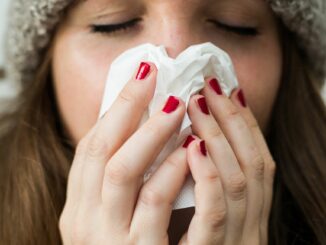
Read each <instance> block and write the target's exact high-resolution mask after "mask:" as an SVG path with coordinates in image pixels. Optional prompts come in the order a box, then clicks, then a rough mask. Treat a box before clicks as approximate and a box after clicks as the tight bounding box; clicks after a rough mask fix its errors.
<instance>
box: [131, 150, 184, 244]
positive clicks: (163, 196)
mask: <svg viewBox="0 0 326 245" xmlns="http://www.w3.org/2000/svg"><path fill="white" fill-rule="evenodd" d="M186 153H187V151H186V148H184V147H179V148H178V149H177V150H176V151H175V152H173V153H172V154H171V155H170V156H169V157H168V158H167V159H166V160H165V161H164V162H163V163H162V165H160V167H159V168H158V169H157V171H155V173H154V174H153V175H152V177H151V178H150V179H149V180H148V181H147V182H146V184H144V186H143V187H142V189H141V191H140V194H139V198H138V202H137V206H136V208H135V212H134V216H133V219H132V224H131V228H130V229H131V233H132V234H134V236H138V237H141V239H140V241H139V242H140V243H141V244H159V243H160V242H159V241H162V239H163V240H164V239H167V237H166V236H167V230H168V227H169V221H170V216H171V212H172V207H173V204H174V201H175V199H176V198H177V196H178V194H179V193H180V191H181V188H182V186H183V184H184V182H185V179H186V177H187V174H188V173H189V167H188V164H187V157H186ZM167 241H168V240H167ZM167 243H168V242H167Z"/></svg>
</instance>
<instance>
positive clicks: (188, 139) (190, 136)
mask: <svg viewBox="0 0 326 245" xmlns="http://www.w3.org/2000/svg"><path fill="white" fill-rule="evenodd" d="M194 140H195V138H194V137H193V136H192V135H189V136H188V137H187V139H186V141H185V143H184V144H183V146H182V147H183V148H187V147H188V146H189V145H190V143H191V142H193V141H194Z"/></svg>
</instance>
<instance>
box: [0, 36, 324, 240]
mask: <svg viewBox="0 0 326 245" xmlns="http://www.w3.org/2000/svg"><path fill="white" fill-rule="evenodd" d="M283 36H284V37H283V41H284V42H283V43H284V70H286V72H284V75H283V79H282V80H283V81H282V84H281V88H280V91H279V94H278V97H277V100H276V104H275V108H274V111H273V114H272V117H271V121H270V132H269V133H268V135H267V140H268V144H269V147H270V149H271V151H272V154H273V156H274V158H275V160H276V163H277V172H276V176H275V187H274V200H273V205H272V211H271V216H270V225H269V241H270V244H278V245H282V244H317V243H318V244H325V241H326V232H325V227H326V189H325V188H324V187H325V186H326V185H325V184H326V183H325V180H326V167H325V166H323V164H325V163H326V144H325V143H326V130H325V126H326V111H325V105H324V103H323V101H322V99H321V95H320V88H321V84H322V81H321V79H317V78H315V77H314V75H313V74H311V73H310V69H309V67H308V66H307V65H306V64H305V63H304V62H303V61H302V59H301V57H302V56H300V54H299V52H300V51H299V49H298V48H297V46H296V44H295V41H294V38H293V37H292V34H290V33H288V32H286V33H285V34H284V35H283ZM50 61H51V50H49V51H48V54H47V55H46V59H45V60H44V62H43V63H42V65H41V66H40V67H39V69H38V73H37V78H36V80H35V81H33V82H31V83H29V84H28V85H27V86H25V88H24V90H23V92H22V94H21V96H19V99H20V101H19V103H18V104H17V109H16V110H15V111H14V112H13V113H10V114H7V115H3V116H2V118H1V121H0V132H2V138H1V140H0V142H1V143H0V145H1V148H0V186H1V191H0V200H1V201H0V241H1V242H3V244H19V245H22V244H33V245H37V244H40V245H44V244H60V243H61V240H60V234H59V230H58V218H59V216H60V213H61V211H62V209H63V205H64V202H65V193H66V183H67V176H68V172H69V168H70V164H71V162H72V159H73V155H74V147H73V145H72V144H71V143H70V142H69V139H68V137H67V136H66V134H65V132H64V128H63V127H62V125H61V120H60V115H59V113H58V110H57V107H56V101H55V95H54V91H53V87H52V82H51V70H50V68H51V62H50ZM318 80H319V81H320V82H319V83H318V82H317V81H318Z"/></svg>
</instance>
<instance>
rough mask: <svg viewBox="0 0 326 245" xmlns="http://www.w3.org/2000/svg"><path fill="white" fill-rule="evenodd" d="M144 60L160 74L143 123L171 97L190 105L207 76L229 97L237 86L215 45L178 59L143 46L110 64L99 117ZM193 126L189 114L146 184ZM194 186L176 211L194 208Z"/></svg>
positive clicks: (227, 59)
mask: <svg viewBox="0 0 326 245" xmlns="http://www.w3.org/2000/svg"><path fill="white" fill-rule="evenodd" d="M142 61H149V62H153V63H154V64H155V65H156V67H157V69H158V74H157V80H156V89H155V93H154V97H153V99H152V101H151V103H150V105H149V108H148V111H147V112H146V113H145V115H144V116H143V120H142V122H141V124H143V123H144V122H145V121H146V120H147V119H148V118H149V117H151V116H152V115H153V114H154V113H155V112H156V111H158V110H160V109H162V106H163V105H164V102H165V101H166V99H167V97H168V96H169V95H174V96H177V97H179V98H181V99H182V100H183V101H185V102H186V105H188V102H189V99H190V97H191V96H192V95H193V94H196V93H198V92H199V91H200V90H201V89H202V88H203V87H204V79H205V78H206V77H208V76H209V77H216V78H217V80H218V81H219V84H220V86H221V88H222V90H223V92H224V93H225V94H226V95H228V96H229V95H230V93H231V92H232V90H233V89H234V88H236V87H238V81H237V77H236V75H235V72H234V68H233V65H232V61H231V59H230V57H229V55H228V54H227V53H226V52H224V51H223V50H221V49H220V48H218V47H216V46H215V45H213V44H212V43H204V44H198V45H193V46H190V47H189V48H187V49H186V50H184V51H183V52H182V53H181V54H180V55H179V56H178V57H177V58H176V59H173V58H170V57H169V56H168V54H167V52H166V50H165V48H164V47H163V46H155V45H152V44H143V45H140V46H138V47H135V48H132V49H130V50H127V51H125V52H124V53H123V54H121V55H120V56H119V57H118V58H116V59H115V60H114V61H113V63H112V64H111V66H110V70H109V73H108V77H107V81H106V87H105V91H104V97H103V101H102V106H101V109H100V115H99V117H102V116H103V115H104V114H105V112H106V111H107V110H108V109H109V108H110V106H111V105H112V104H113V102H114V101H115V99H116V98H117V97H118V95H119V93H120V92H121V90H122V89H123V87H124V86H125V85H126V83H127V82H128V81H129V80H130V78H131V77H132V75H133V74H134V72H135V70H137V69H138V67H139V64H140V62H142ZM131 120H132V119H131ZM141 124H140V126H141ZM190 126H191V121H190V119H189V117H188V114H186V115H185V117H184V119H183V122H182V125H181V127H180V129H179V131H178V132H176V133H175V134H174V135H173V136H172V137H171V139H170V140H169V141H168V143H167V144H166V146H165V147H164V149H163V150H162V151H161V153H160V154H159V156H158V157H157V159H156V160H155V161H154V163H153V165H152V166H151V167H150V168H149V169H148V170H147V172H146V174H145V176H144V181H147V179H148V178H150V176H151V175H152V174H153V172H154V171H155V170H156V169H157V167H158V166H159V165H160V164H161V163H162V162H163V161H164V159H166V157H167V156H168V155H169V154H170V153H171V152H173V151H174V150H175V149H176V147H177V146H178V145H179V144H181V142H183V140H184V139H185V137H186V136H188V135H189V134H191V127H190ZM193 187H194V181H193V179H192V177H191V176H189V177H188V179H187V180H186V182H185V184H184V186H183V188H182V190H181V192H180V194H179V196H178V198H177V199H176V201H175V203H174V207H173V209H180V208H186V207H193V206H194V205H195V202H194V193H193Z"/></svg>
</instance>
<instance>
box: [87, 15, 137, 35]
mask: <svg viewBox="0 0 326 245" xmlns="http://www.w3.org/2000/svg"><path fill="white" fill-rule="evenodd" d="M140 21H141V19H140V18H135V19H132V20H129V21H127V22H124V23H118V24H111V25H92V26H91V30H92V32H95V33H104V34H110V33H114V32H119V31H127V30H129V29H131V28H133V27H135V26H137V24H138V23H139V22H140Z"/></svg>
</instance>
